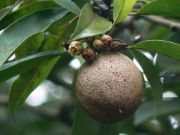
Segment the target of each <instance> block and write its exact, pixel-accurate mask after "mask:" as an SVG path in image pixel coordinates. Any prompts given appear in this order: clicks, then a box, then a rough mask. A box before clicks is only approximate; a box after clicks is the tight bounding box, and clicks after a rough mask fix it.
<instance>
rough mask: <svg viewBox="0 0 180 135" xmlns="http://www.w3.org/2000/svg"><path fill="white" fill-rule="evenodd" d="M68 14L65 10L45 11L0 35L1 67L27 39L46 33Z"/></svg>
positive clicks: (28, 17) (19, 21) (24, 19)
mask: <svg viewBox="0 0 180 135" xmlns="http://www.w3.org/2000/svg"><path fill="white" fill-rule="evenodd" d="M66 14H67V11H65V10H63V9H58V10H56V11H55V10H52V9H49V10H44V11H40V12H38V13H35V14H32V15H30V16H27V17H24V18H22V19H21V20H18V21H17V22H15V23H13V24H12V25H11V26H9V27H8V28H6V29H5V30H4V31H3V32H2V33H1V34H0V41H1V43H0V67H1V66H2V64H3V63H4V62H5V61H6V60H7V59H8V57H9V56H10V55H11V54H12V53H13V52H14V51H15V50H16V49H17V48H18V47H19V45H21V44H22V43H23V42H24V41H25V40H26V39H27V38H29V37H30V36H32V35H34V34H37V33H39V32H42V31H44V30H45V29H47V28H48V27H49V25H51V24H52V23H54V22H55V21H57V20H58V19H60V18H61V17H63V16H65V15H66ZM14 35H16V36H14ZM9 39H11V40H9Z"/></svg>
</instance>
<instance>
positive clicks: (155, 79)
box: [132, 50, 163, 113]
mask: <svg viewBox="0 0 180 135" xmlns="http://www.w3.org/2000/svg"><path fill="white" fill-rule="evenodd" d="M132 52H133V55H134V57H135V59H136V60H137V61H138V62H139V64H140V66H141V67H142V69H143V71H144V74H145V75H146V77H147V80H148V81H149V83H150V85H151V87H152V92H153V95H154V101H155V108H156V112H155V113H157V107H158V106H159V105H160V104H161V102H162V93H163V88H162V84H161V82H160V78H159V72H158V71H157V69H156V68H155V67H154V66H153V64H152V62H151V61H150V60H149V59H148V58H146V57H145V56H144V55H143V54H142V53H140V52H139V51H136V50H133V51H132Z"/></svg>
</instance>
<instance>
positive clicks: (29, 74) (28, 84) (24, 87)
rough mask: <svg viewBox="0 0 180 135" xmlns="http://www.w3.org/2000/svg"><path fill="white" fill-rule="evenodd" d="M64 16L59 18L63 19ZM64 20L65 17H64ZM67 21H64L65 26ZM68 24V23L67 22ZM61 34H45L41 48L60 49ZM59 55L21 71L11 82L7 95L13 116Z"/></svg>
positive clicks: (45, 49) (62, 29)
mask: <svg viewBox="0 0 180 135" xmlns="http://www.w3.org/2000/svg"><path fill="white" fill-rule="evenodd" d="M64 19H65V18H61V20H62V21H64ZM65 20H66V19H65ZM67 24H68V23H65V26H66V25H67ZM69 25H70V24H69ZM67 29H68V27H64V26H62V28H61V32H62V33H64V31H65V30H67ZM61 40H62V35H61V34H60V35H59V36H54V35H46V38H45V40H44V41H43V44H42V46H41V50H43V51H48V50H61V48H62V46H60V44H59V43H60V41H61ZM34 49H35V48H34ZM59 58H60V57H56V58H52V59H51V60H46V61H43V62H41V63H39V64H38V65H37V66H36V67H34V68H32V69H31V70H28V71H26V72H24V73H22V74H21V75H20V76H19V78H18V79H17V80H16V81H15V82H14V83H13V86H12V88H11V91H10V95H9V107H10V110H11V113H12V114H13V115H14V116H15V114H16V112H17V111H19V109H20V108H21V107H22V106H23V104H24V102H25V100H26V98H27V97H28V96H29V94H30V93H31V92H32V91H33V90H34V89H35V88H36V87H37V86H38V85H39V84H40V83H41V82H42V81H43V80H44V79H46V78H47V76H48V75H49V73H50V72H51V70H52V68H53V67H54V65H55V64H56V63H57V61H58V60H59Z"/></svg>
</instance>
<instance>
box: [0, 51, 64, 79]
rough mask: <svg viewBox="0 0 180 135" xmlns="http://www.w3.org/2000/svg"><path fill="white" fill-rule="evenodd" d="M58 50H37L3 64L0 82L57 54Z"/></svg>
mask: <svg viewBox="0 0 180 135" xmlns="http://www.w3.org/2000/svg"><path fill="white" fill-rule="evenodd" d="M60 54H61V53H60V52H59V51H46V52H39V53H36V54H33V55H30V56H27V57H25V58H22V59H19V60H16V61H13V62H10V63H7V64H4V65H3V66H2V67H1V68H0V82H2V81H5V80H7V79H9V78H11V77H13V76H15V75H17V74H19V73H23V72H25V71H28V70H29V69H31V68H33V67H35V66H37V65H38V64H39V63H41V62H43V61H47V60H48V59H52V58H53V57H57V56H59V55H60Z"/></svg>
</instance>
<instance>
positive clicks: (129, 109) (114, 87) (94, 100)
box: [75, 53, 144, 122]
mask: <svg viewBox="0 0 180 135" xmlns="http://www.w3.org/2000/svg"><path fill="white" fill-rule="evenodd" d="M143 88H144V82H143V78H142V75H141V73H140V71H139V70H138V69H137V67H136V66H135V64H134V63H133V62H132V60H131V59H129V58H128V57H127V56H125V55H123V54H120V53H104V54H100V55H99V56H98V57H97V59H96V60H95V61H94V62H93V63H91V64H88V63H85V64H84V65H83V66H82V67H81V69H80V71H79V73H78V75H77V78H76V82H75V90H76V96H77V98H78V100H79V101H80V103H81V105H82V107H83V108H84V109H85V111H86V112H87V113H88V114H89V115H90V116H91V117H92V118H94V119H96V120H98V121H100V122H118V121H120V120H123V119H125V118H127V117H128V116H130V115H131V114H133V113H134V112H135V111H136V109H137V108H138V106H139V105H140V103H141V100H142V98H143Z"/></svg>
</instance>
